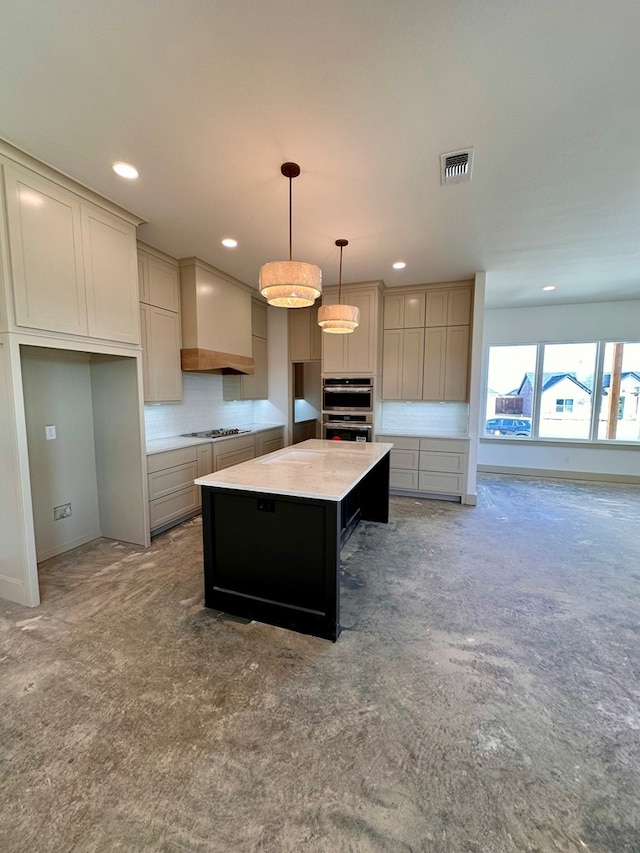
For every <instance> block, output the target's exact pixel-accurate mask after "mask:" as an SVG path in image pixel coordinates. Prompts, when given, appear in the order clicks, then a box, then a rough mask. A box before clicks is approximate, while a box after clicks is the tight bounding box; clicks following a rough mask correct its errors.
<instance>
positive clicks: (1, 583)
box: [0, 340, 40, 607]
mask: <svg viewBox="0 0 640 853" xmlns="http://www.w3.org/2000/svg"><path fill="white" fill-rule="evenodd" d="M11 361H12V359H11V355H10V352H9V342H8V341H7V340H0V597H1V598H7V599H9V600H10V601H17V602H18V603H19V604H26V605H28V606H32V607H33V606H35V605H37V604H39V603H40V597H39V594H38V581H37V572H36V564H35V552H34V549H33V542H32V541H31V540H27V537H26V536H25V528H26V526H27V525H30V524H31V507H30V505H29V496H28V494H26V495H25V494H24V492H23V489H22V481H21V478H20V461H21V460H22V461H23V462H26V443H25V446H24V447H23V448H22V450H21V449H20V448H19V447H18V438H17V434H18V433H17V430H16V412H17V404H16V400H15V397H14V393H13V391H14V381H15V380H14V379H12V373H11ZM18 381H19V380H18ZM17 390H18V394H17V396H18V397H19V398H20V400H21V397H22V393H21V389H17Z"/></svg>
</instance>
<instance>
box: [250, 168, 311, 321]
mask: <svg viewBox="0 0 640 853" xmlns="http://www.w3.org/2000/svg"><path fill="white" fill-rule="evenodd" d="M280 171H281V172H282V174H283V175H284V176H285V178H289V260H288V261H270V262H269V263H267V264H263V266H262V267H260V279H259V287H260V293H261V294H262V295H263V296H264V297H265V299H266V300H267V302H268V303H269V305H275V306H277V307H278V308H307V307H308V306H309V305H313V303H314V301H315V300H316V299H317V298H318V296H320V294H321V293H322V271H321V270H320V267H317V266H316V265H315V264H306V263H304V262H303V261H294V260H292V251H291V247H292V239H291V233H292V230H291V211H292V204H291V181H292V180H293V179H294V178H297V177H298V175H299V174H300V166H298V164H297V163H283V164H282V166H281V167H280Z"/></svg>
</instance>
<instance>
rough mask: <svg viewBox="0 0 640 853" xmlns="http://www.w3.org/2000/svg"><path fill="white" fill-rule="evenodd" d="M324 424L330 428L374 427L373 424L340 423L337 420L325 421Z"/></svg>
mask: <svg viewBox="0 0 640 853" xmlns="http://www.w3.org/2000/svg"><path fill="white" fill-rule="evenodd" d="M324 426H325V427H328V428H329V429H357V430H361V429H373V427H372V426H371V424H354V423H340V422H336V421H325V422H324Z"/></svg>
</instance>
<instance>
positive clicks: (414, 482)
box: [389, 468, 418, 491]
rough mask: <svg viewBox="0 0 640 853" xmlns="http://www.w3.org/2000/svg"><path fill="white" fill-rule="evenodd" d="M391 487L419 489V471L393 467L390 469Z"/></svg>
mask: <svg viewBox="0 0 640 853" xmlns="http://www.w3.org/2000/svg"><path fill="white" fill-rule="evenodd" d="M389 488H390V489H411V490H412V491H417V489H418V472H417V471H407V470H399V469H397V468H391V470H390V471H389Z"/></svg>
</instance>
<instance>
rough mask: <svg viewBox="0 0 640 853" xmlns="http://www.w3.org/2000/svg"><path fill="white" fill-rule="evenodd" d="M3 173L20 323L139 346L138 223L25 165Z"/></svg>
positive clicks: (7, 165)
mask: <svg viewBox="0 0 640 853" xmlns="http://www.w3.org/2000/svg"><path fill="white" fill-rule="evenodd" d="M0 162H2V160H0ZM3 172H4V182H5V194H6V204H7V223H8V232H9V246H10V263H11V280H12V285H13V296H14V305H15V324H16V326H19V327H24V328H29V329H38V330H41V331H48V332H56V333H61V334H69V335H79V336H82V337H90V338H99V339H102V340H109V341H118V342H120V343H132V344H133V343H138V342H139V340H140V324H139V321H138V307H137V306H138V283H137V262H136V239H135V224H134V223H133V222H132V221H128V220H126V219H124V218H120V217H119V216H116V215H115V214H113V213H111V212H109V211H107V210H106V209H102V208H100V207H98V206H97V205H94V204H91V203H89V202H88V201H86V200H85V199H83V198H81V197H80V196H79V195H76V194H75V193H73V192H72V191H71V190H69V189H66V188H65V187H63V186H62V185H59V184H57V183H55V182H54V181H51V180H49V179H48V178H45V177H44V176H43V175H39V174H37V173H36V172H32V171H31V170H29V169H26V168H23V167H21V166H19V165H18V164H12V163H9V162H7V161H4V162H3Z"/></svg>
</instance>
